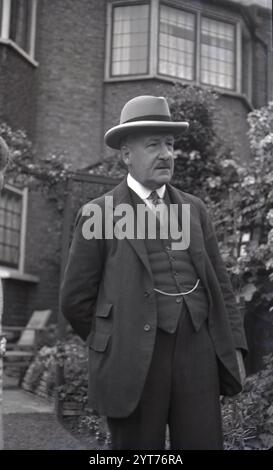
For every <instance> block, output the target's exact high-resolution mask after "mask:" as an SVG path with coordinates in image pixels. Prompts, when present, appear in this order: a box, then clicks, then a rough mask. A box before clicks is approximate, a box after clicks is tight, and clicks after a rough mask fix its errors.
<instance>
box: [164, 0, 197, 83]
mask: <svg viewBox="0 0 273 470" xmlns="http://www.w3.org/2000/svg"><path fill="white" fill-rule="evenodd" d="M194 51H195V15H194V14H192V13H188V12H186V11H182V10H178V9H176V8H172V7H168V6H165V5H162V6H161V8H160V26H159V73H162V74H165V75H171V76H174V77H179V78H185V79H187V80H193V79H194Z"/></svg>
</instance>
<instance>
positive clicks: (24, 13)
mask: <svg viewBox="0 0 273 470" xmlns="http://www.w3.org/2000/svg"><path fill="white" fill-rule="evenodd" d="M31 3H32V0H11V10H10V39H12V40H13V41H14V42H15V43H16V44H17V45H18V46H20V47H21V48H22V49H24V51H26V52H29V51H30V31H31Z"/></svg>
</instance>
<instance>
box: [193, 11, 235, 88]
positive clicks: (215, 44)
mask: <svg viewBox="0 0 273 470" xmlns="http://www.w3.org/2000/svg"><path fill="white" fill-rule="evenodd" d="M234 78H235V27H234V25H232V24H228V23H224V22H223V21H216V20H214V19H211V18H202V20H201V82H202V83H206V84H208V85H214V86H219V87H221V88H229V89H231V90H232V89H234Z"/></svg>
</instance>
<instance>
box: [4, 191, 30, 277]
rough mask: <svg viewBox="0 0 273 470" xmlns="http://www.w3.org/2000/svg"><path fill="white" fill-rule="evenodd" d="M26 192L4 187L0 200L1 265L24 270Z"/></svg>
mask: <svg viewBox="0 0 273 470" xmlns="http://www.w3.org/2000/svg"><path fill="white" fill-rule="evenodd" d="M26 195H27V193H26V190H18V189H15V188H13V187H11V186H6V187H4V189H3V191H2V194H1V198H0V265H2V266H9V267H12V268H14V269H17V270H21V269H22V259H23V258H22V257H23V253H22V250H23V239H24V230H25V212H26Z"/></svg>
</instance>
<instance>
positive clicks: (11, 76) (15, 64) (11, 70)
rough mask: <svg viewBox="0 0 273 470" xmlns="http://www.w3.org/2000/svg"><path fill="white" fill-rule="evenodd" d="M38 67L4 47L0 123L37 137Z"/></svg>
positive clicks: (0, 64)
mask: <svg viewBox="0 0 273 470" xmlns="http://www.w3.org/2000/svg"><path fill="white" fill-rule="evenodd" d="M34 87H35V67H34V66H33V65H32V64H31V63H30V62H28V61H27V60H26V59H25V58H23V57H22V56H21V55H20V54H19V53H18V52H17V51H16V50H14V49H13V48H12V47H10V46H7V45H4V44H0V104H1V106H0V120H1V121H4V122H7V123H8V124H9V125H10V126H11V127H12V128H14V129H19V128H20V129H25V130H26V131H27V132H28V134H29V136H30V137H31V138H32V137H34V136H33V128H34V122H35V102H34V101H35V100H34V96H35V93H34V91H35V88H34Z"/></svg>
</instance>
